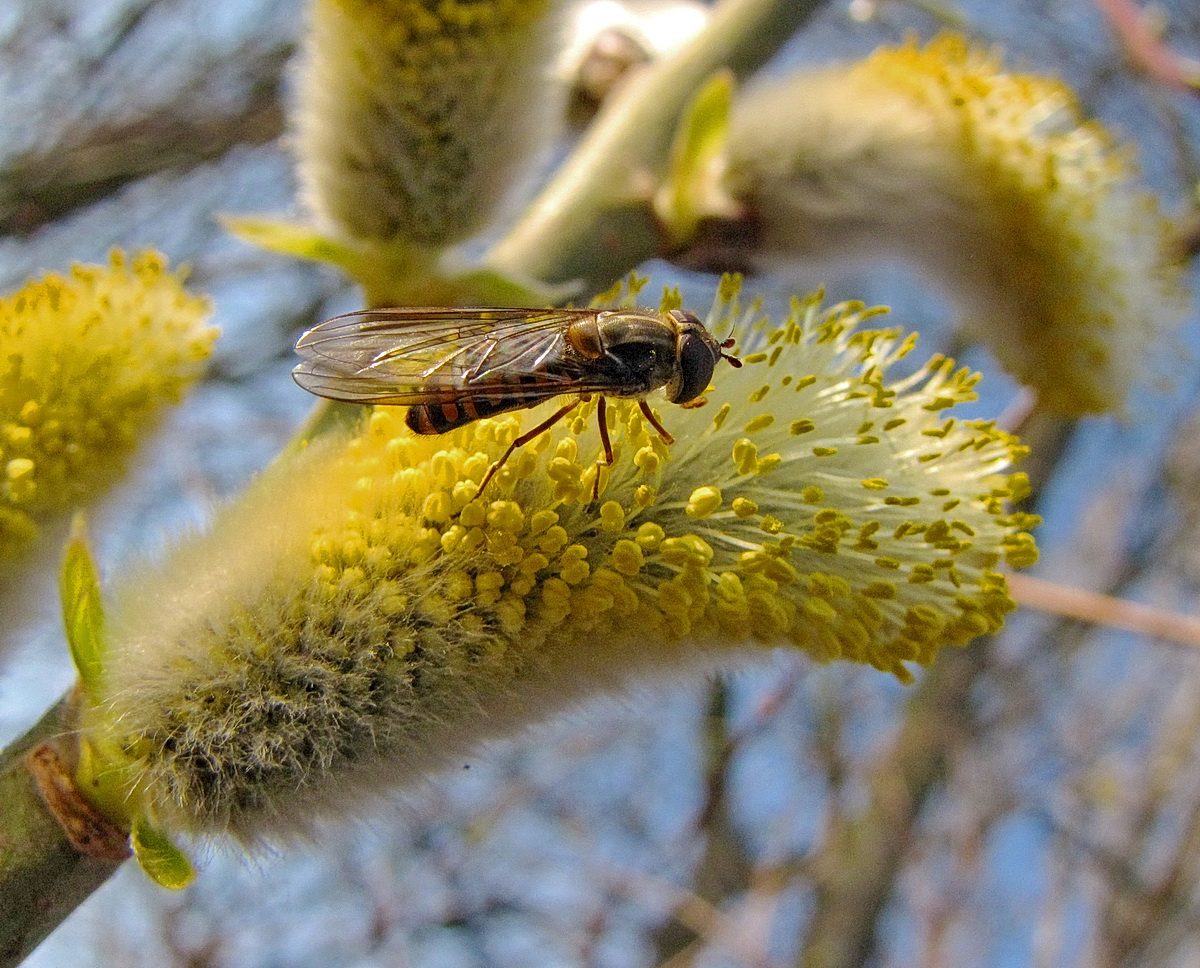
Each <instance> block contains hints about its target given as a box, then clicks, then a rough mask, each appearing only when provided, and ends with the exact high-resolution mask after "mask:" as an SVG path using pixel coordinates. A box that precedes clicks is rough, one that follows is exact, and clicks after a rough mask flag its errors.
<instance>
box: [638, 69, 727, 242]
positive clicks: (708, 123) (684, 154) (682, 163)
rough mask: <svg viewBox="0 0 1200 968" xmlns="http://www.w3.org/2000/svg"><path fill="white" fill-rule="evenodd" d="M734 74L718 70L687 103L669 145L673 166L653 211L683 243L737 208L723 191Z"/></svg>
mask: <svg viewBox="0 0 1200 968" xmlns="http://www.w3.org/2000/svg"><path fill="white" fill-rule="evenodd" d="M732 103H733V74H732V73H731V72H730V71H728V70H720V71H717V72H716V73H714V74H713V75H712V77H710V78H709V79H708V81H706V82H705V84H704V86H703V87H701V88H700V89H699V90H698V91H697V92H696V93H695V94H694V95H693V96H692V100H691V101H690V102H689V104H688V106H687V109H686V110H685V111H684V113H683V116H682V117H681V118H680V121H679V127H678V129H677V130H676V132H675V141H674V144H673V145H672V146H671V164H670V169H669V170H668V172H667V177H666V180H665V181H664V183H663V185H662V188H660V189H659V191H658V192H657V194H656V195H655V197H654V210H655V213H656V214H657V215H658V217H659V219H660V220H661V222H662V224H663V226H664V227H665V228H666V230H667V232H668V234H669V235H670V237H671V239H672V240H673V241H674V242H676V243H678V244H682V243H684V242H687V241H688V239H690V238H691V237H692V235H693V234H694V233H695V231H696V226H697V225H698V224H699V222H700V219H702V218H704V217H706V216H730V215H733V214H734V212H735V210H736V205H735V203H734V201H733V199H731V198H730V197H729V196H728V195H727V194H726V193H725V192H724V191H723V189H722V188H721V186H720V179H721V174H722V172H723V170H724V165H725V160H726V155H727V146H728V143H729V112H730V106H731V105H732Z"/></svg>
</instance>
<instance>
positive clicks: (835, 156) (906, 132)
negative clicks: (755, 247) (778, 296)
mask: <svg viewBox="0 0 1200 968" xmlns="http://www.w3.org/2000/svg"><path fill="white" fill-rule="evenodd" d="M729 144H730V157H729V163H728V170H727V174H726V177H725V188H726V190H727V191H728V192H729V194H730V195H731V196H732V197H734V198H736V199H738V200H740V201H742V202H743V203H745V204H747V205H749V206H750V207H751V208H752V209H753V211H754V212H755V213H756V217H757V219H758V225H759V228H760V230H761V233H762V234H761V239H760V241H761V247H760V249H759V251H758V253H757V255H756V257H757V258H758V259H760V261H761V262H762V263H763V264H764V265H768V264H771V265H776V266H778V265H779V263H780V262H792V263H794V262H795V261H796V260H800V261H802V262H804V263H805V264H806V265H808V266H810V267H812V268H814V269H815V270H817V271H821V270H822V269H826V268H828V267H829V266H830V265H832V264H835V263H845V262H855V261H865V260H868V259H881V258H882V259H891V260H899V261H903V262H907V263H908V264H910V265H912V266H914V267H915V268H917V269H918V270H919V271H921V272H923V273H924V274H925V275H926V277H927V278H929V279H930V280H931V281H932V282H933V283H934V284H935V285H937V286H938V287H939V288H940V289H942V290H943V291H944V292H945V294H946V295H947V296H948V297H949V298H950V299H951V300H953V301H954V302H955V303H956V305H957V308H958V310H959V319H960V321H961V323H962V324H963V326H964V327H965V328H966V329H967V330H968V332H969V333H970V334H971V335H972V336H973V337H974V338H976V339H979V340H981V341H982V342H984V343H986V344H987V345H988V346H989V347H990V348H991V349H992V351H993V352H994V353H995V354H996V356H997V358H998V359H999V360H1000V362H1001V363H1002V364H1003V365H1004V366H1005V367H1006V368H1007V369H1009V370H1010V371H1011V372H1012V373H1013V375H1014V376H1016V377H1017V378H1018V379H1020V380H1021V381H1022V382H1025V383H1026V384H1028V385H1030V386H1032V387H1033V388H1035V389H1036V390H1037V391H1038V393H1039V397H1040V400H1041V403H1042V404H1043V405H1044V406H1045V407H1047V408H1048V409H1052V410H1055V411H1058V412H1062V413H1066V414H1082V413H1091V412H1100V411H1107V410H1118V411H1119V410H1121V409H1122V408H1123V407H1124V406H1125V404H1126V400H1127V397H1128V394H1129V391H1130V389H1131V388H1132V387H1133V386H1134V385H1135V384H1137V383H1139V382H1141V381H1144V380H1145V378H1146V377H1147V376H1148V375H1149V373H1150V372H1151V368H1152V364H1153V362H1154V361H1153V357H1152V356H1151V354H1150V350H1151V349H1152V348H1153V347H1154V346H1155V345H1157V344H1159V343H1161V337H1162V336H1163V334H1164V333H1167V332H1169V331H1170V329H1171V327H1172V326H1173V325H1174V324H1175V323H1176V322H1177V321H1178V319H1179V318H1180V312H1181V308H1182V307H1183V306H1184V305H1185V304H1186V294H1185V292H1184V288H1183V285H1182V279H1181V274H1180V272H1179V271H1178V269H1177V267H1175V266H1172V265H1170V264H1169V263H1168V262H1167V260H1166V259H1165V252H1166V248H1167V239H1168V225H1167V222H1166V220H1165V219H1164V218H1163V217H1162V215H1161V214H1160V213H1159V212H1158V210H1157V207H1156V203H1155V201H1154V199H1153V198H1152V197H1151V196H1149V195H1148V194H1147V193H1145V192H1144V191H1142V190H1141V189H1140V188H1139V187H1138V185H1137V180H1136V170H1135V169H1134V167H1133V165H1132V164H1131V159H1130V154H1131V153H1130V151H1129V149H1127V148H1122V147H1121V146H1119V145H1117V144H1116V143H1115V140H1114V139H1113V138H1112V137H1111V136H1110V135H1109V134H1108V133H1107V132H1105V131H1104V130H1103V129H1102V128H1101V127H1100V126H1099V125H1098V124H1096V123H1094V122H1090V121H1086V120H1084V118H1083V117H1082V115H1081V112H1080V110H1079V108H1078V106H1077V104H1076V103H1075V100H1074V98H1073V96H1072V94H1071V92H1070V91H1069V90H1068V89H1067V88H1066V87H1065V86H1063V85H1062V84H1061V83H1059V82H1057V81H1055V80H1052V79H1047V78H1041V77H1034V76H1030V75H1020V74H1013V73H1007V72H1005V71H1004V70H1003V69H1002V67H1001V65H1000V64H999V62H998V59H997V58H996V57H995V56H994V55H993V54H992V53H990V52H987V51H983V50H980V49H976V48H973V47H971V46H970V45H969V44H968V43H967V42H966V41H964V40H963V39H962V38H959V37H956V36H954V35H943V36H941V37H939V38H937V39H936V40H934V41H933V42H931V43H930V44H928V45H926V46H925V47H923V48H919V47H917V46H915V45H907V46H903V47H898V48H881V49H880V50H878V51H876V52H875V53H874V54H873V55H871V57H869V58H867V59H866V60H864V61H861V62H858V63H854V64H848V65H845V66H841V67H836V68H829V69H826V70H822V71H816V72H811V73H804V74H797V75H793V76H791V77H789V78H787V79H786V80H784V81H782V82H774V83H772V84H767V85H763V86H761V87H759V88H756V89H752V90H750V91H748V92H747V93H746V94H745V95H744V96H743V97H742V98H740V99H739V101H738V102H737V103H736V104H735V107H734V114H733V118H732V125H731V133H730V139H729Z"/></svg>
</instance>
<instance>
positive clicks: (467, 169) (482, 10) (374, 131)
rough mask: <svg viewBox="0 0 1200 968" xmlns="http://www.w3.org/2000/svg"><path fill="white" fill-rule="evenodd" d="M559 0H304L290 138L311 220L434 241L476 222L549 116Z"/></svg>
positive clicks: (354, 233)
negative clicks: (305, 26) (549, 70)
mask: <svg viewBox="0 0 1200 968" xmlns="http://www.w3.org/2000/svg"><path fill="white" fill-rule="evenodd" d="M556 6H557V0H312V6H311V12H310V26H309V31H308V35H307V37H306V38H305V42H304V47H305V59H304V61H303V62H302V65H301V71H300V85H299V104H298V110H297V112H296V119H295V145H296V151H297V154H298V156H299V175H300V181H301V183H302V186H303V191H304V195H305V197H306V199H307V201H308V203H309V205H310V207H311V208H312V209H313V210H314V212H315V213H316V215H317V216H318V217H319V218H320V219H321V221H322V222H323V223H324V225H323V226H322V228H324V229H326V230H330V231H333V232H335V233H337V234H340V235H343V236H349V237H351V238H355V239H362V240H371V241H375V242H395V243H398V244H401V245H404V244H407V245H416V246H431V247H439V246H443V245H447V244H451V243H454V242H458V241H461V240H462V239H464V238H466V237H467V236H469V235H471V234H473V233H474V232H476V231H478V230H479V229H480V228H482V227H483V226H484V224H485V223H486V222H487V220H488V219H489V218H490V217H491V215H492V214H493V213H494V211H495V208H496V205H497V203H498V202H499V200H500V199H501V197H502V196H503V194H504V192H505V191H506V190H507V189H508V187H509V185H510V183H511V181H512V179H513V177H514V175H515V174H516V173H517V172H518V171H519V170H520V167H521V165H522V164H523V163H525V162H526V161H528V160H529V156H530V153H531V151H532V150H533V149H534V148H535V147H536V146H537V145H539V144H541V142H542V135H543V132H544V129H545V128H546V125H547V124H548V118H549V116H550V107H551V106H550V105H549V104H548V103H547V97H548V92H549V86H548V83H547V78H546V77H545V76H544V71H545V64H546V62H547V54H548V46H549V41H550V39H551V37H552V31H553V30H554V28H555V23H556V18H555V17H553V16H552V14H553V11H554V8H555V7H556Z"/></svg>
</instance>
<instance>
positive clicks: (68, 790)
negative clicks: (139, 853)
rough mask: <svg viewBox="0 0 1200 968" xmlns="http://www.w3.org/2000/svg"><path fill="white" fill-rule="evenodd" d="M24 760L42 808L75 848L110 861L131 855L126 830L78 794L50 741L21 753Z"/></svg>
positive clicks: (116, 860) (84, 854) (118, 860)
mask: <svg viewBox="0 0 1200 968" xmlns="http://www.w3.org/2000/svg"><path fill="white" fill-rule="evenodd" d="M24 763H25V769H26V770H28V771H29V773H30V775H31V776H32V777H33V781H34V783H35V784H36V785H37V790H38V793H39V794H40V795H41V798H42V801H43V802H44V803H45V804H46V808H47V809H48V810H49V811H50V813H51V814H53V816H54V819H55V820H57V821H58V824H59V826H60V827H62V829H63V833H65V834H66V835H67V840H69V841H70V842H71V846H72V847H74V848H75V850H76V851H78V852H79V853H80V854H82V855H83V856H84V857H94V858H96V859H97V860H106V861H112V862H114V863H120V862H121V861H123V860H127V859H128V858H129V857H131V856H133V851H132V850H131V849H130V847H129V831H128V830H122V829H121V828H120V827H118V826H117V825H116V824H114V823H113V822H112V821H111V820H109V819H108V817H106V816H104V814H102V813H101V812H100V811H99V810H97V809H96V808H95V807H94V806H92V804H91V803H89V802H88V801H87V800H86V799H85V798H84V797H83V795H82V794H80V792H79V791H78V790H77V789H76V788H75V781H74V779H73V777H72V776H71V773H70V771H69V770H68V769H67V766H66V764H65V763H64V762H63V758H62V756H61V755H59V752H58V750H57V749H56V748H55V747H54V745H53V744H52V743H41V744H39V745H38V746H35V747H34V748H33V749H32V750H30V751H29V753H28V754H27V755H26V756H25V760H24Z"/></svg>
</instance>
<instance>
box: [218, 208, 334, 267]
mask: <svg viewBox="0 0 1200 968" xmlns="http://www.w3.org/2000/svg"><path fill="white" fill-rule="evenodd" d="M220 222H221V224H222V225H223V226H224V227H225V228H226V229H227V230H229V231H230V232H232V233H233V234H234V235H236V236H237V237H238V238H239V239H242V240H243V241H245V242H249V243H250V244H251V245H257V246H258V247H259V248H260V249H266V250H267V251H268V252H279V253H281V254H283V255H294V256H296V258H298V259H311V260H313V261H314V262H329V263H332V264H333V265H336V266H341V267H342V268H346V267H348V266H350V265H352V264H353V263H354V262H355V261H356V260H357V258H358V253H357V251H356V250H355V249H354V247H353V246H352V245H349V244H347V243H345V242H340V241H338V240H337V239H333V238H330V237H329V236H326V235H322V234H321V233H320V232H317V231H316V230H314V229H312V228H310V227H309V226H307V225H300V224H297V223H295V222H284V221H281V220H280V219H272V218H262V217H259V216H254V215H222V216H220Z"/></svg>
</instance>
